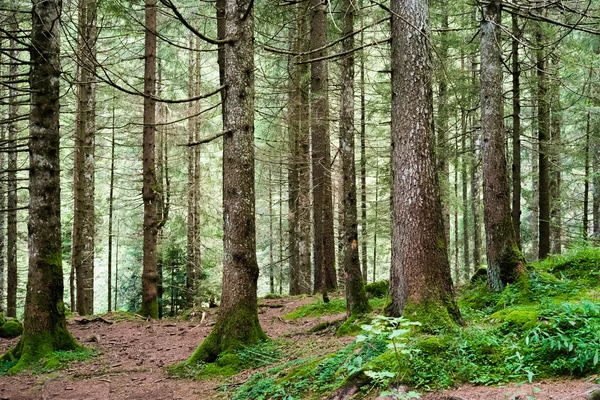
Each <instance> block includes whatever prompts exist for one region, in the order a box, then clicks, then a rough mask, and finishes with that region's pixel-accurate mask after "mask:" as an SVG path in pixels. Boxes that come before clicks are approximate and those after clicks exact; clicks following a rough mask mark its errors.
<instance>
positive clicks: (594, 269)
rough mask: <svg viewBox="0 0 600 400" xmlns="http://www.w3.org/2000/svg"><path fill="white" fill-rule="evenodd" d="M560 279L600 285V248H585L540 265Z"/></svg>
mask: <svg viewBox="0 0 600 400" xmlns="http://www.w3.org/2000/svg"><path fill="white" fill-rule="evenodd" d="M537 266H538V268H540V269H546V270H548V271H549V272H551V273H552V274H553V275H555V276H556V277H558V278H567V279H577V280H580V281H584V282H585V283H588V284H594V285H598V284H600V248H598V247H584V248H577V249H573V250H570V251H568V252H567V253H565V254H564V255H557V256H551V257H548V258H547V259H546V260H544V261H542V262H540V263H539V264H538V265H537Z"/></svg>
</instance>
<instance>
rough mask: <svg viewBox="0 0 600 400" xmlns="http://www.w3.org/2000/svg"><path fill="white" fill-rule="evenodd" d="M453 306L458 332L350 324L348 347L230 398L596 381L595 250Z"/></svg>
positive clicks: (467, 293) (477, 291)
mask: <svg viewBox="0 0 600 400" xmlns="http://www.w3.org/2000/svg"><path fill="white" fill-rule="evenodd" d="M458 303H459V306H460V308H461V313H462V316H463V318H464V326H462V327H459V326H451V325H450V326H448V328H446V329H440V330H437V331H433V332H432V331H430V330H423V329H420V327H419V326H416V327H415V328H416V329H415V328H413V327H411V326H408V327H400V325H399V324H402V323H406V320H403V321H405V322H400V323H399V322H398V320H393V319H385V318H383V319H379V320H377V319H376V320H374V322H369V321H366V320H361V321H352V320H351V321H347V322H346V323H344V324H342V325H341V327H340V328H338V332H339V331H340V330H342V329H346V332H345V333H348V334H356V335H358V336H357V340H355V341H354V342H353V343H351V344H350V345H348V346H346V347H344V348H343V349H341V350H339V351H337V352H335V353H331V354H329V355H325V356H319V357H310V356H308V357H305V358H303V359H296V360H291V361H289V362H287V363H285V364H280V365H277V366H275V367H273V368H271V369H268V370H264V371H262V372H260V373H257V374H255V375H253V376H251V377H250V378H249V379H248V381H247V382H246V383H245V384H244V385H242V386H240V387H238V388H237V389H236V390H235V395H234V396H233V398H237V399H247V398H252V399H269V398H285V399H300V398H321V397H322V396H326V395H330V394H331V393H332V392H333V391H335V390H337V389H339V388H341V387H343V386H347V385H355V386H357V387H359V388H360V392H359V393H358V394H357V395H355V398H360V397H363V396H367V395H369V394H371V393H372V392H373V391H381V390H385V389H387V388H389V387H390V384H392V383H399V384H400V383H401V384H405V385H408V386H410V387H413V388H415V389H416V390H419V391H426V390H437V389H444V388H450V387H453V386H456V385H460V384H464V383H470V384H474V385H494V384H502V383H507V382H526V381H530V382H531V381H539V380H542V379H547V378H552V377H564V376H569V377H581V376H594V375H595V374H598V373H600V249H598V248H588V247H586V248H580V249H574V250H571V251H569V252H568V253H566V254H565V255H562V256H556V257H551V258H549V259H547V260H545V261H544V262H541V263H537V264H534V265H531V266H529V267H528V268H527V274H526V276H524V277H522V278H520V279H519V280H518V281H517V282H516V283H514V284H512V285H508V286H507V287H506V288H505V289H504V290H503V291H502V292H500V293H495V292H490V291H489V290H488V288H487V284H486V282H485V279H474V280H473V282H471V283H470V284H469V285H468V286H466V287H465V288H463V289H462V290H461V291H460V293H459V299H458ZM344 311H345V305H344V302H343V300H332V301H331V302H330V303H329V304H324V303H319V302H315V303H312V304H309V305H306V306H304V307H301V308H299V309H297V310H296V311H294V312H293V313H289V314H287V315H286V318H289V319H293V318H303V317H308V316H316V315H323V314H327V313H340V312H344ZM409 318H410V316H409ZM385 324H389V327H388V328H385V327H384V328H382V326H385ZM358 327H362V332H359V329H358Z"/></svg>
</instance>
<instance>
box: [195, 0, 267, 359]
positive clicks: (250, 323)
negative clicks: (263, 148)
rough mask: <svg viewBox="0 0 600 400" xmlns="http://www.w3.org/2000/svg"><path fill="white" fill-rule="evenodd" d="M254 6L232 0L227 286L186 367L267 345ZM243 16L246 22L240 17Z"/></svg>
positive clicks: (228, 20) (227, 58)
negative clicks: (262, 318)
mask: <svg viewBox="0 0 600 400" xmlns="http://www.w3.org/2000/svg"><path fill="white" fill-rule="evenodd" d="M252 5H253V2H252V0H227V1H226V7H225V36H226V37H227V38H235V40H234V41H232V42H230V43H228V44H227V45H226V46H224V57H223V58H224V64H223V67H224V68H223V70H224V78H225V79H224V81H225V83H226V85H227V89H226V91H227V93H226V95H225V103H224V109H225V115H224V122H225V126H224V128H225V131H226V132H228V133H227V134H225V135H224V136H223V221H224V224H223V286H222V297H221V305H220V307H219V314H218V316H217V320H216V323H215V326H214V328H213V330H212V332H211V333H210V334H209V336H208V337H207V338H206V339H205V340H204V342H203V343H202V344H201V345H200V346H199V347H198V348H197V349H196V351H195V353H194V354H193V355H192V357H191V358H189V359H188V361H187V362H186V363H187V364H192V363H196V362H207V361H208V362H210V361H214V360H216V358H217V357H218V356H219V354H221V353H227V352H230V351H234V350H235V349H237V348H238V347H240V346H242V345H248V344H253V343H256V342H258V341H260V340H263V339H266V335H265V334H264V332H263V330H262V328H261V327H260V323H259V321H258V305H257V293H256V291H257V281H258V273H259V271H258V264H257V261H256V230H255V208H254V204H255V203H254V202H255V192H254V59H253V55H254V44H253V42H254V35H253V30H254V15H253V10H252ZM240 16H243V17H240Z"/></svg>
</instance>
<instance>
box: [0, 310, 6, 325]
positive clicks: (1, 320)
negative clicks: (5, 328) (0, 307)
mask: <svg viewBox="0 0 600 400" xmlns="http://www.w3.org/2000/svg"><path fill="white" fill-rule="evenodd" d="M5 322H6V319H5V318H4V314H2V313H1V312H0V326H1V325H4V323H5Z"/></svg>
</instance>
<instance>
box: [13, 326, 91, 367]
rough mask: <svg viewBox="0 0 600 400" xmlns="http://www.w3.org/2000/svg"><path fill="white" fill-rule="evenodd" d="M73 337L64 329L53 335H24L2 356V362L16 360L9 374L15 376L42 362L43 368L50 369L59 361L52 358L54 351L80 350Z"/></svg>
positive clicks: (80, 347) (59, 329)
mask: <svg viewBox="0 0 600 400" xmlns="http://www.w3.org/2000/svg"><path fill="white" fill-rule="evenodd" d="M81 349H82V346H81V345H79V344H78V343H77V342H76V341H75V339H73V336H71V334H70V333H69V331H67V329H66V327H64V326H63V327H59V328H58V329H56V331H55V332H53V333H50V332H48V333H37V334H34V335H28V334H27V333H25V334H24V335H23V336H22V337H21V340H19V343H17V345H16V346H15V347H14V348H13V349H12V350H9V351H8V352H7V353H6V354H4V355H3V356H2V359H1V360H2V361H15V360H18V362H17V364H15V365H14V366H13V367H12V368H11V369H9V370H8V373H9V374H16V373H17V372H20V371H23V370H25V369H27V368H28V367H30V366H31V365H32V364H35V363H40V362H43V363H44V366H45V367H48V368H52V367H54V366H55V364H58V363H59V361H58V360H57V359H56V357H54V354H53V353H54V352H55V351H60V350H62V351H71V350H81Z"/></svg>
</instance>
